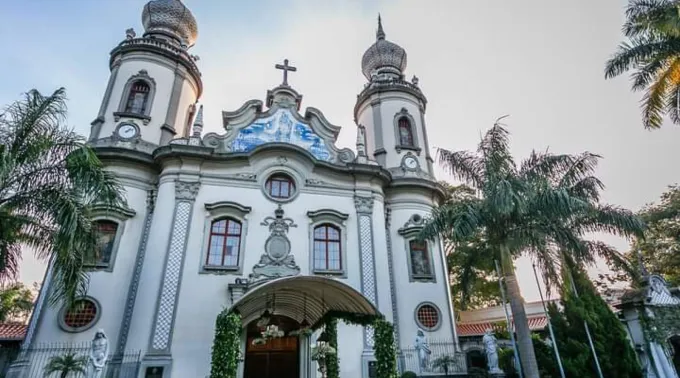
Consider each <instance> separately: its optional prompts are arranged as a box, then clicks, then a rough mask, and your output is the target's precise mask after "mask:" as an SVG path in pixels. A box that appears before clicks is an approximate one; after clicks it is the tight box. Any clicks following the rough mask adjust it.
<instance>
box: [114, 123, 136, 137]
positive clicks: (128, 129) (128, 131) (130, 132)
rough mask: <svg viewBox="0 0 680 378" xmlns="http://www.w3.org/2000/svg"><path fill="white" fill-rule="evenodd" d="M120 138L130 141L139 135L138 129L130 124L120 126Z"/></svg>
mask: <svg viewBox="0 0 680 378" xmlns="http://www.w3.org/2000/svg"><path fill="white" fill-rule="evenodd" d="M117 132H118V136H119V137H121V138H123V139H130V138H133V137H135V136H136V135H137V128H136V127H135V126H134V125H131V124H129V123H126V124H122V125H120V126H118V131H117Z"/></svg>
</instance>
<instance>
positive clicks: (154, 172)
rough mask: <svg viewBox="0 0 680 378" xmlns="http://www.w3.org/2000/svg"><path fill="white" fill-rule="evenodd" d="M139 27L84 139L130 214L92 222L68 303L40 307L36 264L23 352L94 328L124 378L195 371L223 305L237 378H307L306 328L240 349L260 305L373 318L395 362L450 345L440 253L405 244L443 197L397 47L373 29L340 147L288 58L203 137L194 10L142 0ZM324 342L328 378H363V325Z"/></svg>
mask: <svg viewBox="0 0 680 378" xmlns="http://www.w3.org/2000/svg"><path fill="white" fill-rule="evenodd" d="M142 21H143V26H144V33H143V34H142V35H141V36H139V35H137V34H136V33H135V32H134V30H132V29H130V30H128V31H127V32H126V38H125V39H124V40H123V41H122V42H120V44H118V46H116V47H115V48H114V49H113V50H112V51H111V55H110V59H109V65H110V70H111V75H110V78H109V81H108V84H107V86H106V89H105V92H104V96H103V99H102V103H101V107H100V109H99V111H98V113H97V114H96V118H95V120H94V121H93V122H92V128H91V134H90V139H89V140H90V143H91V145H92V146H93V148H94V149H95V150H96V152H97V154H98V156H99V157H100V159H101V160H102V161H103V162H104V163H105V164H106V166H107V167H108V168H109V169H110V170H111V171H112V172H115V174H116V175H117V177H118V178H119V180H120V182H121V183H122V184H123V186H124V188H125V191H126V200H127V206H126V207H125V208H120V209H117V210H116V211H113V212H112V211H107V212H102V213H101V214H99V215H98V217H97V227H98V228H99V230H100V232H101V248H100V249H99V250H98V251H93V254H92V256H90V258H89V263H88V264H89V268H90V269H91V274H90V284H89V289H88V291H87V296H86V297H83V298H81V299H80V300H79V301H80V304H81V306H78V307H76V308H75V309H72V310H69V309H67V308H65V307H59V306H50V305H48V303H47V300H46V295H45V292H46V291H48V290H49V287H50V278H51V273H50V271H49V269H48V272H47V274H46V280H45V282H44V286H43V292H42V293H41V294H40V296H39V299H38V303H37V307H36V310H35V314H34V316H33V318H32V319H31V322H30V324H29V329H28V332H27V335H26V339H25V342H24V346H25V347H29V348H30V346H35V345H40V344H42V343H54V342H60V343H83V342H87V341H90V340H92V338H93V336H94V334H95V332H97V330H100V329H101V330H103V331H104V332H105V334H106V337H107V339H108V342H109V348H110V354H111V355H112V356H113V355H115V354H117V353H123V352H125V351H129V350H133V351H140V359H139V360H140V362H139V364H138V365H139V366H138V367H137V370H136V371H137V373H135V374H136V376H138V377H150V378H159V377H163V378H169V377H173V378H186V377H201V378H203V377H207V376H208V375H209V373H210V362H211V347H212V344H213V338H214V335H215V334H214V333H215V319H216V316H217V315H218V314H219V313H220V312H221V311H222V310H223V309H225V308H231V307H234V306H240V307H239V310H240V313H241V315H242V317H243V323H244V330H243V343H242V346H243V350H242V355H243V358H242V361H241V363H240V367H239V376H241V377H244V378H269V377H272V378H273V377H280V378H298V377H304V378H309V377H317V376H320V375H319V373H318V372H317V370H316V367H315V364H314V363H313V362H312V361H311V359H310V346H311V345H313V343H314V337H315V336H314V335H312V336H311V337H308V338H290V339H286V340H285V342H281V343H278V344H277V346H264V347H262V346H260V347H255V346H253V345H252V342H251V341H252V338H253V337H255V336H256V335H255V333H256V332H255V333H253V332H252V330H253V329H255V328H256V327H254V324H253V323H255V321H256V320H257V319H258V317H259V316H260V315H261V314H262V313H263V312H265V311H269V312H270V313H272V314H273V315H274V316H276V317H277V319H278V321H279V322H280V324H281V327H282V328H283V329H284V331H289V329H295V328H296V327H299V325H300V324H301V323H303V322H311V323H313V322H314V320H317V319H318V318H319V316H320V314H322V313H323V312H324V311H326V310H333V309H335V310H338V311H343V310H344V311H349V310H352V309H356V308H363V309H364V310H366V311H368V312H371V311H375V312H376V313H378V312H379V313H380V314H382V315H383V316H384V317H385V319H387V320H388V321H390V322H392V323H393V325H394V329H395V339H396V342H397V345H398V353H400V355H403V352H404V351H406V350H408V349H409V348H413V344H414V340H415V338H416V335H417V333H418V330H422V331H423V332H424V335H425V337H426V338H428V339H432V340H449V341H451V342H452V343H457V336H456V329H455V324H454V323H455V322H454V313H453V308H452V305H451V295H450V293H449V284H448V279H447V277H448V273H447V268H446V264H445V258H444V254H443V250H442V246H441V244H440V242H439V241H436V242H426V243H422V242H418V241H417V240H416V239H415V237H416V236H417V234H418V231H419V229H420V228H421V227H422V224H423V217H425V216H426V215H427V214H429V213H430V212H431V211H432V209H433V208H434V207H435V206H437V205H438V204H439V203H440V202H441V201H443V198H444V192H443V190H442V187H441V186H440V185H439V184H438V183H437V181H436V179H435V177H434V171H433V159H432V156H431V154H430V148H429V145H428V137H427V126H426V123H425V110H426V105H427V100H426V98H425V95H424V94H423V92H422V91H421V89H420V88H419V86H418V80H417V78H415V77H413V79H412V80H410V81H409V80H406V79H405V72H404V70H405V69H406V61H407V60H406V51H405V50H404V49H403V48H402V47H400V46H398V45H397V44H395V43H393V42H390V41H388V40H387V39H386V36H385V32H384V31H383V28H382V25H381V24H379V25H378V30H377V33H376V41H375V43H374V44H372V45H371V46H368V48H367V50H366V52H365V53H364V55H363V59H362V61H361V62H357V67H359V63H360V67H361V73H363V75H364V76H365V78H366V84H365V85H364V87H363V88H359V93H358V96H357V101H356V106H355V107H354V109H353V111H354V119H355V123H356V124H354V125H342V127H344V128H345V129H347V128H351V129H352V130H356V135H357V138H356V149H349V148H340V147H338V146H336V138H337V137H338V134H339V132H340V129H341V126H338V125H334V124H333V123H332V120H328V119H326V117H325V116H324V115H323V113H322V112H321V110H318V109H316V108H313V107H306V106H303V104H302V95H301V94H299V93H298V92H297V91H296V90H295V89H294V88H293V86H291V85H290V84H289V82H288V74H289V73H290V72H291V71H294V70H295V68H294V67H292V66H291V65H290V64H289V62H288V61H287V60H286V61H285V62H284V63H283V64H277V65H276V68H278V69H281V70H282V75H283V82H282V83H281V84H280V85H278V86H275V85H276V84H277V83H273V84H274V85H273V86H274V88H272V89H269V90H267V88H263V89H262V92H263V94H265V90H266V95H265V96H264V98H263V99H262V100H260V99H252V100H249V99H245V98H244V99H243V101H245V102H244V103H243V105H242V106H241V107H240V108H239V109H236V110H228V111H223V112H222V120H223V130H222V131H221V132H219V133H208V134H204V133H203V132H202V128H203V108H202V107H201V106H200V105H199V102H198V101H199V99H200V98H201V94H202V92H203V85H204V83H205V84H206V85H210V78H205V79H206V80H205V81H204V78H203V77H202V76H201V72H200V67H199V64H198V62H197V59H196V57H194V56H192V55H191V53H190V51H191V47H192V46H193V45H194V43H196V41H197V36H198V27H197V22H196V20H195V19H194V17H193V15H192V14H191V12H190V10H189V9H187V8H186V7H185V5H184V4H183V3H182V2H181V1H179V0H153V1H149V2H148V3H147V4H146V5H145V6H144V9H143V13H142ZM274 64H275V62H272V65H274ZM274 68H275V67H272V69H274ZM357 71H358V70H357ZM250 74H252V75H257V74H258V73H257V72H251V73H250ZM357 74H359V72H357ZM206 110H207V109H206ZM95 111H96V109H93V115H94V112H95ZM211 111H212V110H211ZM347 111H351V109H347ZM268 287H276V288H277V290H268V289H267V288H268ZM338 335H339V336H338V357H339V360H340V369H341V376H342V377H347V378H356V377H364V378H368V377H369V376H370V375H371V366H372V365H371V361H374V360H375V356H374V350H373V346H374V339H373V336H372V331H371V329H370V328H367V329H364V328H362V327H358V326H350V325H345V324H342V323H340V325H339V326H338ZM402 368H403V367H402ZM422 369H423V371H417V372H416V373H419V374H421V373H425V370H427V368H426V367H422ZM409 370H411V369H409ZM17 371H18V370H17ZM432 374H435V373H434V372H433V373H432ZM437 374H441V373H436V374H435V375H437ZM17 376H21V375H17Z"/></svg>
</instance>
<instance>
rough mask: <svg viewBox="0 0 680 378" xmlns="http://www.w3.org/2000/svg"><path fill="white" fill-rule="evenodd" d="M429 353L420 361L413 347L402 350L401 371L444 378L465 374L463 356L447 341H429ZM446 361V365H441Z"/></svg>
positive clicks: (454, 345)
mask: <svg viewBox="0 0 680 378" xmlns="http://www.w3.org/2000/svg"><path fill="white" fill-rule="evenodd" d="M428 344H429V347H430V348H429V349H430V353H429V354H427V355H426V358H425V361H420V357H419V353H418V349H416V347H415V346H410V347H408V348H405V349H402V351H401V353H402V363H401V365H402V366H401V367H402V371H412V372H414V373H416V374H418V376H445V375H457V374H466V373H467V364H466V360H465V354H464V353H462V352H460V351H457V350H456V344H455V343H454V342H453V341H449V340H430V341H429V342H428ZM444 361H446V363H443V362H444Z"/></svg>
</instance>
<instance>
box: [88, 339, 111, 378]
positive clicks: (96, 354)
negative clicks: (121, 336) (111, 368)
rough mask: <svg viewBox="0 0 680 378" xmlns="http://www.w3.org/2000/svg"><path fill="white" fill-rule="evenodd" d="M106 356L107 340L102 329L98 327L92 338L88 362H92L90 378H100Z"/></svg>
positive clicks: (107, 349) (107, 356)
mask: <svg viewBox="0 0 680 378" xmlns="http://www.w3.org/2000/svg"><path fill="white" fill-rule="evenodd" d="M108 358H109V340H108V339H107V338H106V334H105V333H104V330H103V329H100V330H98V331H97V333H95V334H94V339H93V340H92V349H91V350H90V362H91V363H92V367H93V369H92V373H91V374H90V378H100V377H101V376H102V372H103V371H104V367H105V366H106V360H107V359H108Z"/></svg>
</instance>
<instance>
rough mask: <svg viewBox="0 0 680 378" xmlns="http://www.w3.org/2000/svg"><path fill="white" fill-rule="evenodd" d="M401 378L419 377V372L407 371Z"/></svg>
mask: <svg viewBox="0 0 680 378" xmlns="http://www.w3.org/2000/svg"><path fill="white" fill-rule="evenodd" d="M401 378H418V374H416V373H414V372H412V371H405V372H404V374H402V375H401Z"/></svg>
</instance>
